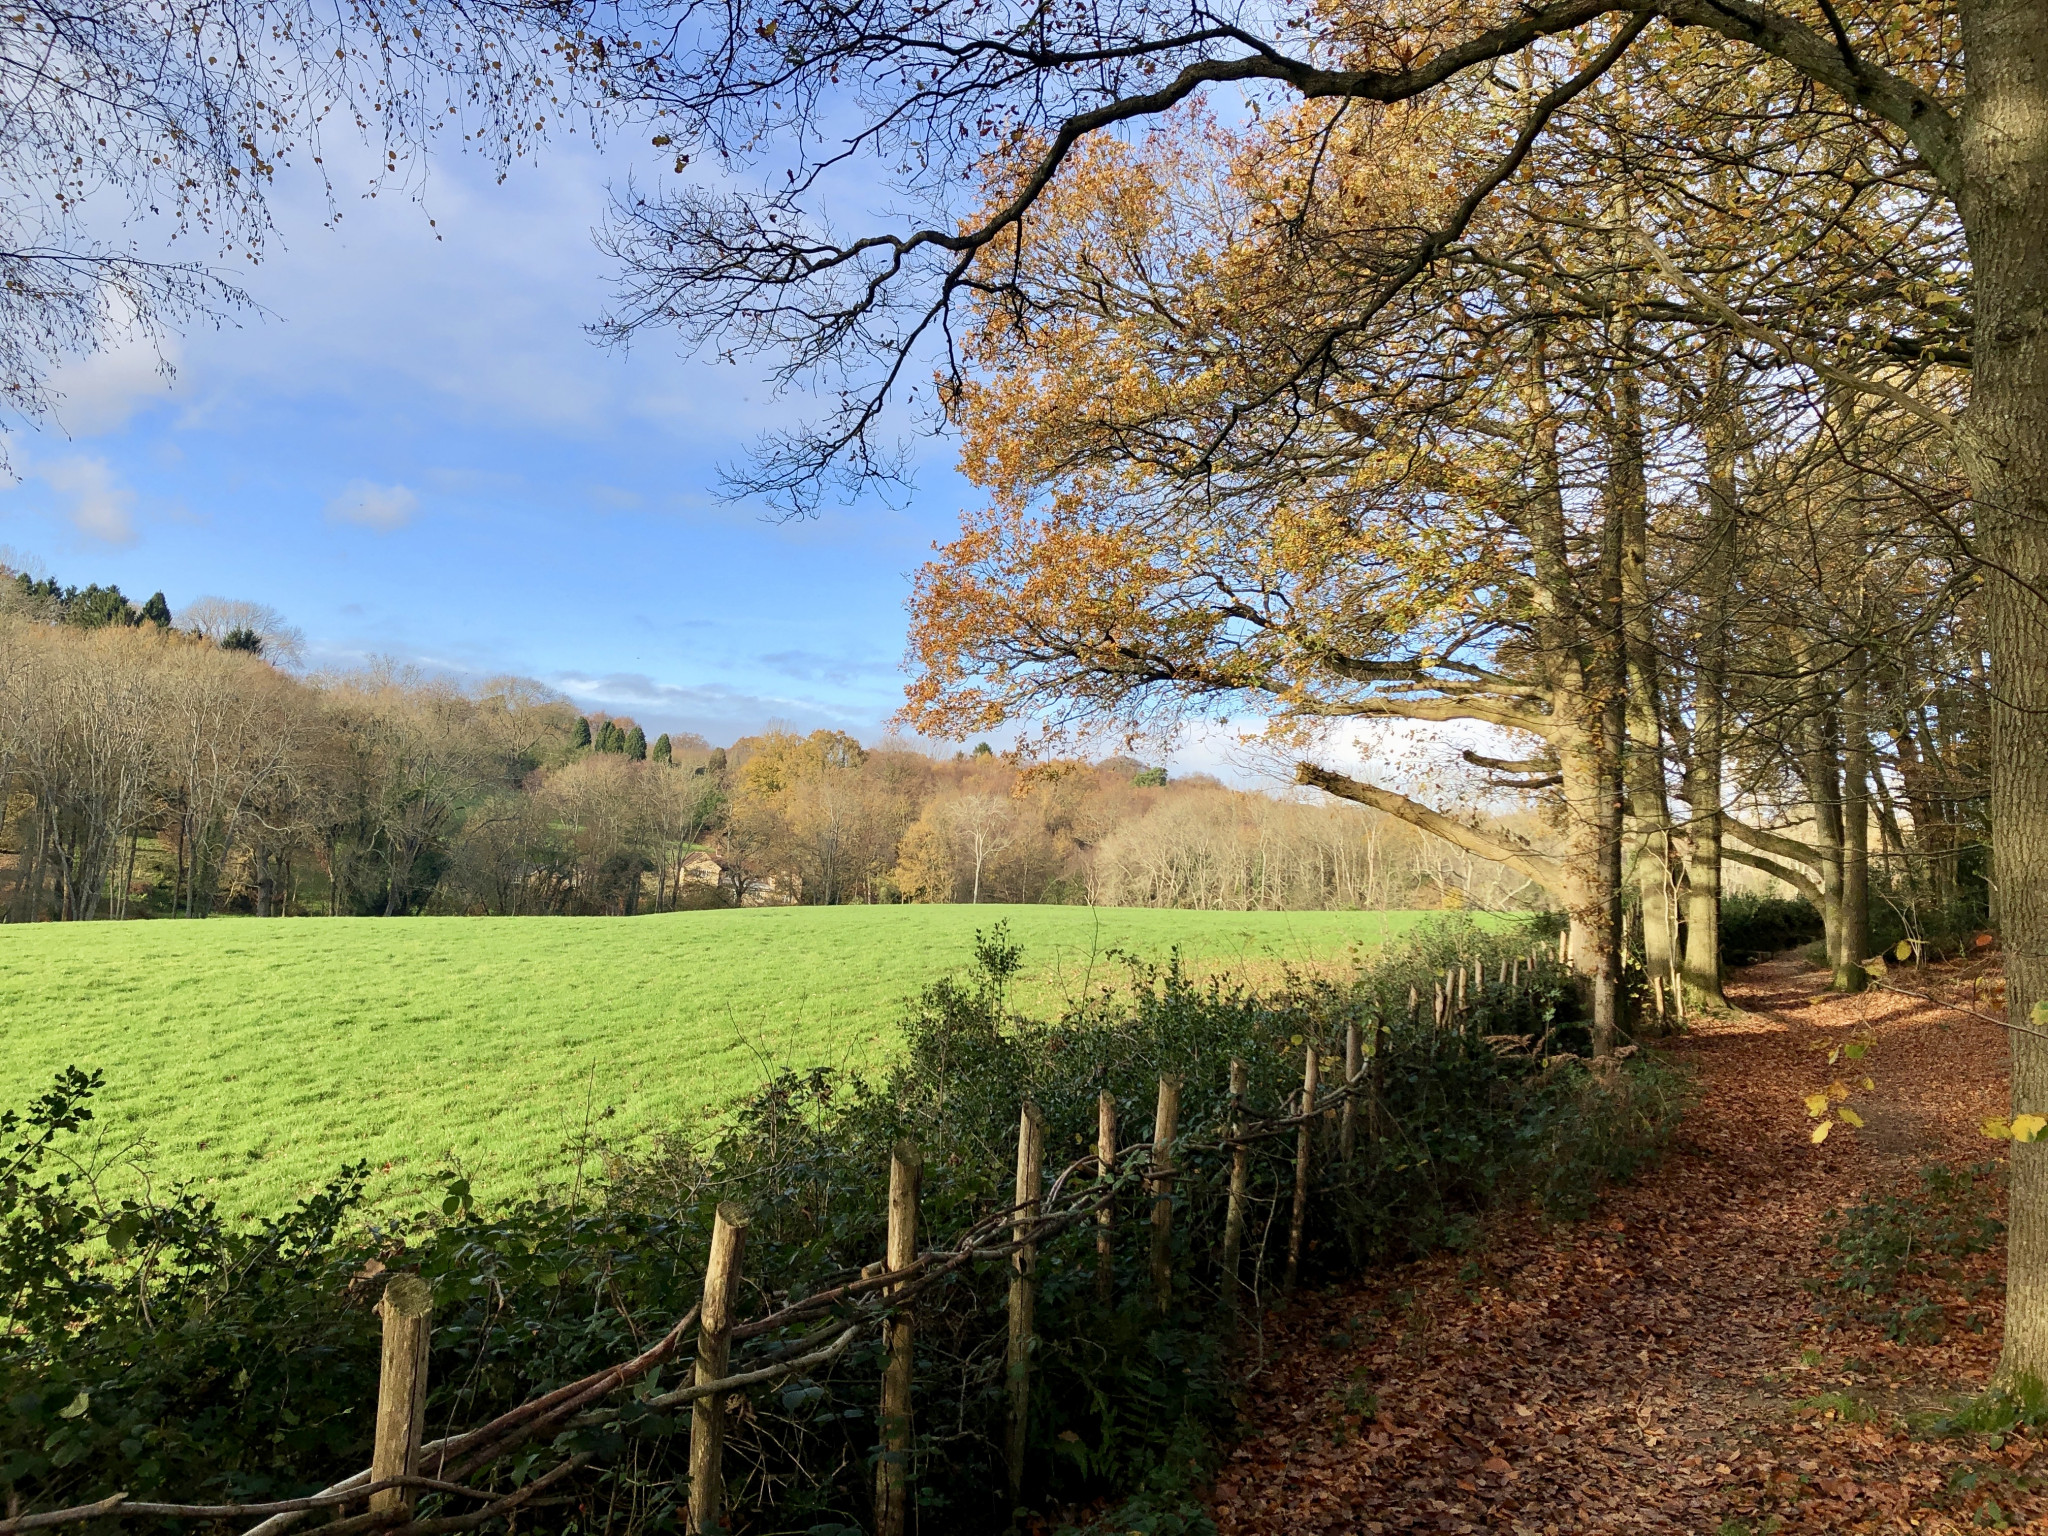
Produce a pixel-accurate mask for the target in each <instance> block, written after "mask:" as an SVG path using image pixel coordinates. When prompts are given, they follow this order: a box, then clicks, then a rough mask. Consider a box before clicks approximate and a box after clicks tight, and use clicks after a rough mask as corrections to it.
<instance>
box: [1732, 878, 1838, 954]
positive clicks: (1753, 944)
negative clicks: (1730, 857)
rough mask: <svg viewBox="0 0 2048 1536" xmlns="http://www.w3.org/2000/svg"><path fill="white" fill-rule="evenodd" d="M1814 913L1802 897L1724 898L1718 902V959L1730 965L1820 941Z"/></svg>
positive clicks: (1820, 926)
mask: <svg viewBox="0 0 2048 1536" xmlns="http://www.w3.org/2000/svg"><path fill="white" fill-rule="evenodd" d="M1823 926H1824V925H1823V923H1822V921H1821V915H1820V912H1819V911H1818V909H1816V908H1815V907H1814V905H1813V903H1812V902H1810V901H1807V900H1806V899H1805V898H1804V897H1798V896H1794V897H1786V896H1751V895H1739V896H1724V897H1723V898H1722V899H1721V959H1722V960H1723V961H1724V962H1726V963H1728V964H1732V965H1748V964H1751V963H1752V962H1754V961H1757V960H1763V959H1767V958H1768V957H1770V956H1772V955H1775V954H1779V953H1781V952H1782V951H1784V950H1788V949H1796V948H1798V947H1799V946H1800V945H1802V944H1806V943H1810V942H1811V941H1812V940H1814V939H1817V938H1819V937H1821V933H1822V929H1823Z"/></svg>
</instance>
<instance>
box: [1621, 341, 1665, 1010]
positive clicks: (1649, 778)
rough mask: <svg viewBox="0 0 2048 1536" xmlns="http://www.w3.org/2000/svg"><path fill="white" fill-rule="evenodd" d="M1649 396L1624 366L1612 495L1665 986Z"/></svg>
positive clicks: (1639, 787) (1657, 948) (1630, 708)
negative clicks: (1646, 447) (1646, 440)
mask: <svg viewBox="0 0 2048 1536" xmlns="http://www.w3.org/2000/svg"><path fill="white" fill-rule="evenodd" d="M1641 396H1642V391H1641V388H1640V386H1639V384H1638V383H1637V380H1636V374H1635V370H1634V369H1632V368H1622V369H1620V370H1619V371H1618V373H1617V375H1616V378H1615V388H1614V412H1615V434H1614V447H1615V454H1614V464H1613V467H1612V470H1611V472H1610V473H1611V475H1612V481H1611V485H1610V488H1609V494H1610V495H1612V496H1613V497H1614V498H1615V500H1616V502H1617V503H1618V508H1619V515H1620V533H1621V618H1622V640H1623V659H1624V666H1625V669H1626V676H1627V683H1628V686H1627V733H1628V746H1627V752H1626V757H1625V759H1624V761H1625V763H1626V782H1627V787H1628V800H1629V804H1630V806H1631V808H1632V809H1633V810H1634V812H1635V822H1636V828H1637V846H1636V856H1635V888H1636V899H1637V901H1638V902H1639V903H1640V905H1641V908H1642V913H1643V964H1644V967H1645V969H1646V970H1647V971H1648V973H1649V975H1650V976H1651V977H1652V978H1654V979H1655V981H1656V983H1657V984H1658V985H1659V986H1662V987H1671V986H1674V985H1676V984H1677V980H1678V922H1677V915H1678V914H1677V908H1676V906H1675V904H1674V901H1673V895H1674V893H1673V891H1672V883H1671V802H1670V797H1669V795H1668V793H1667V792H1666V789H1665V785H1664V720H1663V689H1662V687H1661V686H1660V679H1659V675H1658V672H1659V669H1658V665H1657V655H1658V652H1657V633H1656V624H1655V621H1654V614H1655V609H1654V607H1653V605H1652V602H1651V597H1650V497H1649V487H1648V485H1647V483H1646V480H1645V477H1644V472H1643V410H1642V398H1641Z"/></svg>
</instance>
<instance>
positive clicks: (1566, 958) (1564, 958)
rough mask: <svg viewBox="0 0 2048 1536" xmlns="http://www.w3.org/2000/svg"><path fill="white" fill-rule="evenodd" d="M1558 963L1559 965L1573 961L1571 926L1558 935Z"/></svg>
mask: <svg viewBox="0 0 2048 1536" xmlns="http://www.w3.org/2000/svg"><path fill="white" fill-rule="evenodd" d="M1557 963H1558V964H1559V965H1570V964H1571V963H1572V931H1571V929H1569V928H1567V929H1565V931H1564V932H1563V933H1560V934H1559V935H1558V936H1557Z"/></svg>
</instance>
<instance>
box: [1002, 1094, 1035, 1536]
mask: <svg viewBox="0 0 2048 1536" xmlns="http://www.w3.org/2000/svg"><path fill="white" fill-rule="evenodd" d="M1044 1194H1045V1116H1044V1115H1043V1114H1042V1113H1040V1111H1039V1108H1038V1106H1037V1105H1036V1104H1034V1103H1032V1102H1031V1101H1030V1100H1029V1099H1026V1100H1025V1101H1024V1110H1023V1113H1022V1114H1020V1115H1019V1116H1018V1117H1017V1214H1016V1216H1015V1218H1014V1223H1015V1224H1014V1225H1013V1226H1012V1227H1011V1228H1010V1238H1011V1241H1013V1242H1016V1243H1019V1244H1021V1245H1022V1246H1020V1247H1019V1248H1018V1249H1017V1251H1016V1252H1015V1253H1014V1254H1012V1255H1011V1256H1010V1349H1009V1355H1008V1358H1007V1365H1008V1375H1009V1388H1010V1418H1009V1423H1008V1424H1007V1425H1006V1426H1005V1430H1006V1433H1005V1435H1004V1437H1003V1459H1004V1461H1005V1463H1006V1465H1007V1466H1008V1469H1009V1475H1010V1482H1009V1487H1010V1507H1011V1508H1012V1509H1015V1508H1016V1506H1017V1501H1018V1500H1019V1499H1020V1498H1022V1497H1023V1494H1024V1446H1025V1443H1026V1440H1027V1438H1028V1437H1029V1434H1030V1429H1031V1327H1032V1303H1033V1300H1034V1296H1033V1293H1032V1286H1033V1284H1034V1283H1035V1275H1036V1271H1037V1268H1038V1245H1037V1244H1036V1243H1035V1242H1032V1241H1031V1236H1032V1232H1033V1229H1034V1228H1035V1227H1036V1226H1037V1223H1038V1206H1039V1201H1040V1199H1041V1198H1042V1197H1043V1196H1044Z"/></svg>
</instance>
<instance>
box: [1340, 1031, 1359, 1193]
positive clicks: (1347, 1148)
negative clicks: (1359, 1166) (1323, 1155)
mask: <svg viewBox="0 0 2048 1536" xmlns="http://www.w3.org/2000/svg"><path fill="white" fill-rule="evenodd" d="M1364 1065H1365V1062H1364V1059H1363V1056H1362V1054H1361V1052H1360V1050H1359V1043H1358V1020H1356V1019H1353V1020H1352V1021H1351V1022H1350V1023H1348V1024H1346V1025H1345V1026H1344V1114H1343V1118H1342V1119H1341V1120H1340V1121H1339V1123H1338V1128H1337V1155H1338V1156H1339V1157H1341V1158H1343V1159H1344V1161H1345V1162H1347V1163H1348V1162H1350V1161H1351V1155H1352V1153H1354V1152H1356V1151H1357V1150H1358V1074H1359V1071H1360V1070H1361V1069H1362V1068H1363V1067H1364Z"/></svg>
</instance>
